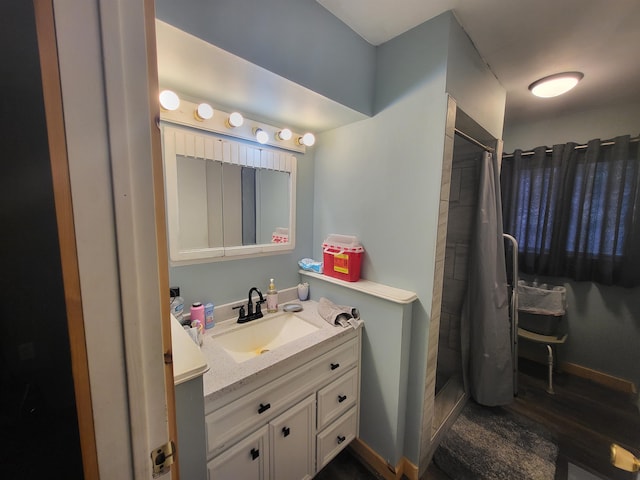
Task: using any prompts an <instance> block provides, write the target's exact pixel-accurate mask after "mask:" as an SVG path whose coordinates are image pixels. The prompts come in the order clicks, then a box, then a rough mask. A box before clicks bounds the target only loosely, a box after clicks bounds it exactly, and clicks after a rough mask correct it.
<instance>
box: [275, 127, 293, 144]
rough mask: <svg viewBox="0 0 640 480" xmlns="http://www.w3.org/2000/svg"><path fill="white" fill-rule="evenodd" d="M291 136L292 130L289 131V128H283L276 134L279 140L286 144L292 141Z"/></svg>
mask: <svg viewBox="0 0 640 480" xmlns="http://www.w3.org/2000/svg"><path fill="white" fill-rule="evenodd" d="M291 135H292V133H291V130H289V129H288V128H283V129H282V130H280V131H279V132H278V133H276V138H277V139H278V140H283V141H285V142H286V141H287V140H291Z"/></svg>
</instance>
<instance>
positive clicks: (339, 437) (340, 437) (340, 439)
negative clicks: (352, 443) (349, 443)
mask: <svg viewBox="0 0 640 480" xmlns="http://www.w3.org/2000/svg"><path fill="white" fill-rule="evenodd" d="M346 439H347V437H345V436H344V435H338V444H340V443H342V442H344V441H345V440H346Z"/></svg>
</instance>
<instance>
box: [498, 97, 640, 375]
mask: <svg viewBox="0 0 640 480" xmlns="http://www.w3.org/2000/svg"><path fill="white" fill-rule="evenodd" d="M639 132H640V105H639V104H638V103H630V104H629V103H625V104H622V105H607V106H605V107H602V108H599V109H591V110H587V111H583V112H569V113H567V114H566V115H563V116H560V117H554V118H548V119H537V120H535V121H531V122H527V121H522V122H519V123H517V124H514V123H510V124H509V123H507V124H505V135H504V143H505V151H506V152H512V151H513V150H514V149H516V148H522V149H525V150H526V149H531V148H534V147H537V146H540V145H548V146H551V145H553V144H556V143H566V142H569V141H576V142H581V143H586V142H587V141H589V140H591V139H593V138H601V139H609V138H613V137H615V136H617V135H632V136H635V135H638V133H639ZM545 281H546V282H548V283H551V284H558V285H564V286H565V287H566V288H567V303H568V306H567V315H566V318H565V319H564V320H563V324H561V328H564V329H565V330H566V331H567V332H568V333H569V338H568V339H567V343H566V344H565V345H563V346H562V347H560V348H558V357H559V359H560V361H565V362H570V363H575V364H578V365H582V366H585V367H588V368H591V369H593V370H597V371H600V372H603V373H607V374H609V375H613V376H617V377H620V378H624V379H626V380H629V381H632V382H634V383H635V384H636V386H640V369H639V368H638V365H640V348H639V347H638V345H640V302H638V300H637V299H638V295H640V287H637V288H632V289H626V288H621V287H607V286H604V285H598V284H596V283H592V282H574V281H572V280H568V279H565V278H546V279H545ZM529 351H530V349H529ZM542 358H543V359H544V355H543V356H542Z"/></svg>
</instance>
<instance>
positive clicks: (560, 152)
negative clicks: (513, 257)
mask: <svg viewBox="0 0 640 480" xmlns="http://www.w3.org/2000/svg"><path fill="white" fill-rule="evenodd" d="M604 143H605V144H604V145H603V142H601V141H600V140H599V139H595V140H591V141H590V142H589V143H588V145H587V146H586V148H576V147H577V145H576V144H575V143H567V144H565V145H555V146H554V147H553V148H552V149H551V152H548V151H547V147H538V148H536V149H534V151H533V155H526V154H523V152H522V151H521V150H516V151H515V152H514V154H513V157H511V158H504V159H503V162H502V171H501V177H500V183H501V189H502V209H503V222H504V231H505V233H510V234H511V235H513V236H514V237H515V238H516V239H517V240H518V244H519V248H518V250H519V251H518V254H519V266H520V270H521V271H523V272H525V273H530V274H539V275H548V276H562V277H569V278H573V279H574V280H579V281H580V280H587V281H594V282H598V283H602V284H605V285H620V286H625V287H632V286H636V285H640V253H639V252H640V202H639V198H638V197H639V195H640V157H639V150H638V142H637V141H636V142H631V141H630V137H629V136H628V135H627V136H622V137H617V138H615V139H614V140H613V141H611V142H604Z"/></svg>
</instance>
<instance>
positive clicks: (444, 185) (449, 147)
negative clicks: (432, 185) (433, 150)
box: [440, 137, 453, 200]
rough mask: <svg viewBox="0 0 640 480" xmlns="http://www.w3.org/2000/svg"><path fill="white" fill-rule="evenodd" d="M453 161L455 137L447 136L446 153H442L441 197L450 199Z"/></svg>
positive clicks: (445, 140)
mask: <svg viewBox="0 0 640 480" xmlns="http://www.w3.org/2000/svg"><path fill="white" fill-rule="evenodd" d="M452 161H453V138H451V137H445V139H444V153H443V155H442V181H441V187H440V199H441V200H449V190H450V188H451V164H452Z"/></svg>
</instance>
